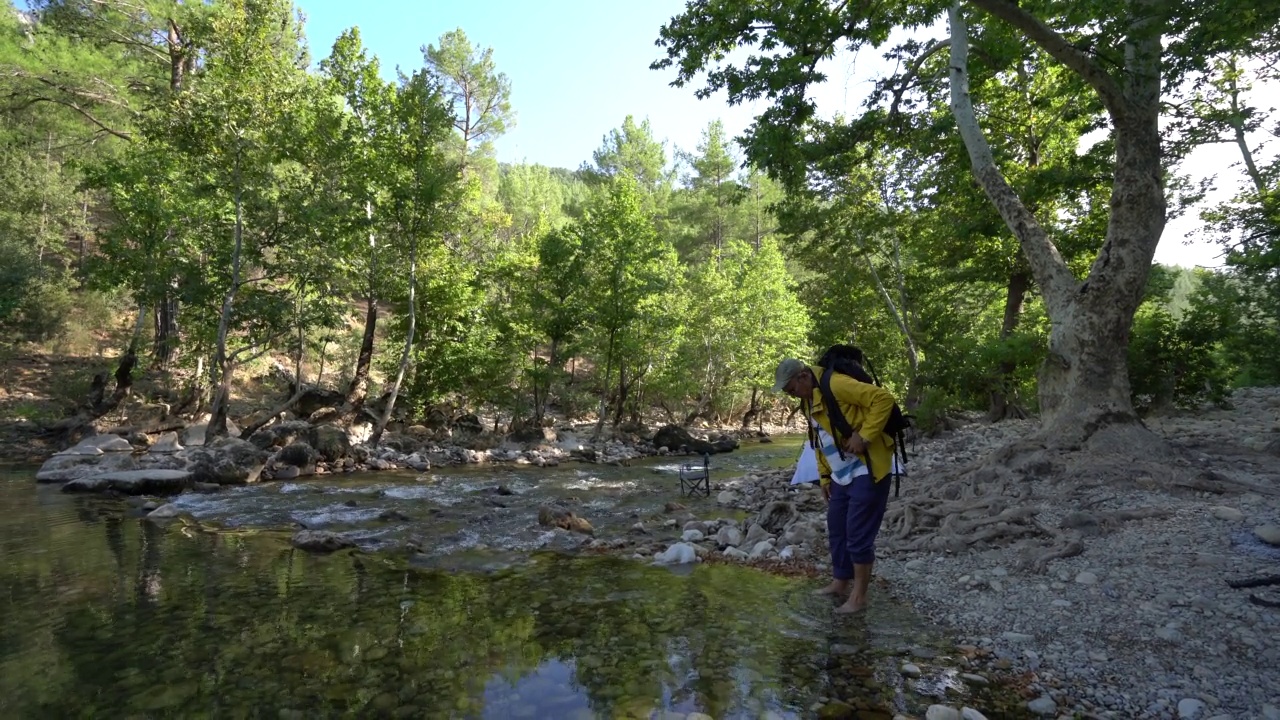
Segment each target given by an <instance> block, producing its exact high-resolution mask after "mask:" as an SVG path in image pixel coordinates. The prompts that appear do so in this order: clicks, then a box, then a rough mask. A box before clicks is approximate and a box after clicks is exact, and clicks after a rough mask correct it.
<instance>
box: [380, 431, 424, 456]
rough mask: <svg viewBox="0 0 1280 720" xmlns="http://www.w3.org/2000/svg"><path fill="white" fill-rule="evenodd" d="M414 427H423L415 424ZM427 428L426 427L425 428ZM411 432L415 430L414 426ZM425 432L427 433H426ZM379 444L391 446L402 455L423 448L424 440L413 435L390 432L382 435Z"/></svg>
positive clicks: (386, 446) (410, 453)
mask: <svg viewBox="0 0 1280 720" xmlns="http://www.w3.org/2000/svg"><path fill="white" fill-rule="evenodd" d="M414 427H421V426H418V425H415V426H414ZM423 429H424V430H425V428H423ZM409 432H413V428H412V427H411V428H409ZM424 434H425V433H424ZM378 445H380V446H381V447H385V448H391V449H392V450H395V451H396V452H398V453H400V454H401V455H412V454H413V453H416V452H418V451H419V450H421V449H422V441H421V440H419V439H417V438H415V437H413V436H412V435H402V434H400V433H388V434H386V435H383V436H382V439H381V440H379V441H378Z"/></svg>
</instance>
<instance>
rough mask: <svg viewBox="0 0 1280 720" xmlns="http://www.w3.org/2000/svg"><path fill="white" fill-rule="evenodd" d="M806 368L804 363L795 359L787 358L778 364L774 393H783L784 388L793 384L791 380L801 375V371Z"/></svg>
mask: <svg viewBox="0 0 1280 720" xmlns="http://www.w3.org/2000/svg"><path fill="white" fill-rule="evenodd" d="M805 367H806V365H805V364H804V363H803V362H801V361H800V360H797V359H795V358H785V359H784V360H783V361H782V362H780V363H778V369H777V371H776V372H774V375H773V391H774V392H782V388H784V387H786V385H787V383H789V382H791V378H793V377H795V376H796V375H799V374H800V371H801V370H804V369H805Z"/></svg>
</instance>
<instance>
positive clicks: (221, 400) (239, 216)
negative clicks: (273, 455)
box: [205, 158, 244, 439]
mask: <svg viewBox="0 0 1280 720" xmlns="http://www.w3.org/2000/svg"><path fill="white" fill-rule="evenodd" d="M235 174H236V178H235V184H236V190H235V208H236V220H235V229H234V236H235V245H234V247H233V249H232V251H231V287H229V288H227V293H226V295H224V296H223V298H222V313H221V315H220V316H219V318H218V344H217V347H216V348H214V354H213V369H214V372H216V373H217V375H218V381H217V383H216V389H215V390H214V396H213V407H212V408H210V409H209V427H208V429H207V430H206V431H205V437H206V438H208V439H213V438H217V437H223V436H225V435H226V434H227V402H228V401H229V400H230V398H231V376H232V373H233V371H234V364H233V363H232V362H231V359H230V358H229V356H228V355H227V332H228V330H229V329H230V326H231V311H232V307H233V306H234V304H235V300H236V293H237V292H238V291H239V290H240V252H241V248H242V247H243V246H244V203H243V194H242V190H241V187H240V178H239V175H240V168H239V159H238V158H237V160H236V172H235Z"/></svg>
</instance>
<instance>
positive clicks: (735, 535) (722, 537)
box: [716, 525, 742, 547]
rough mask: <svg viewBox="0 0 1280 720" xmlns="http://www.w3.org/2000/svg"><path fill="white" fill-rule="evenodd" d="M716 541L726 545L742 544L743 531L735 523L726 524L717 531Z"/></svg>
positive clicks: (735, 545)
mask: <svg viewBox="0 0 1280 720" xmlns="http://www.w3.org/2000/svg"><path fill="white" fill-rule="evenodd" d="M716 542H717V543H719V544H720V545H722V546H724V547H737V546H739V545H741V544H742V531H741V530H739V529H738V528H737V526H735V525H725V526H724V527H722V528H720V530H719V531H717V532H716Z"/></svg>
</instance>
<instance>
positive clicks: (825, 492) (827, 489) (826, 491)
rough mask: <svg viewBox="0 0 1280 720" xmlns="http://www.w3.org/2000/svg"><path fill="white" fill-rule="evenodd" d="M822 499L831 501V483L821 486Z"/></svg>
mask: <svg viewBox="0 0 1280 720" xmlns="http://www.w3.org/2000/svg"><path fill="white" fill-rule="evenodd" d="M822 499H823V500H825V501H827V502H831V483H827V484H826V485H823V486H822Z"/></svg>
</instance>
